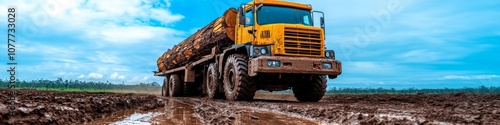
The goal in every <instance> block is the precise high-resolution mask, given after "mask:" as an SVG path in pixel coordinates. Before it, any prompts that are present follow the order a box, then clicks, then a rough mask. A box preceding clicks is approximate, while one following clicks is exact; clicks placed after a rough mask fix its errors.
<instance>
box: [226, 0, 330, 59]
mask: <svg viewBox="0 0 500 125" xmlns="http://www.w3.org/2000/svg"><path fill="white" fill-rule="evenodd" d="M260 4H264V5H274V6H286V7H292V8H299V9H305V10H312V7H311V6H309V5H307V4H300V3H294V2H286V1H280V0H255V1H253V2H249V3H248V4H246V5H245V10H247V11H248V10H251V9H252V8H255V7H256V6H258V5H260ZM238 16H239V15H238ZM256 16H257V15H255V14H254V17H256ZM277 16H278V15H277ZM257 18H258V17H256V18H254V20H253V22H257V21H255V20H256V19H257ZM236 22H239V18H238V17H237V19H236ZM254 29H255V30H256V32H254V34H255V36H254V35H252V34H250V33H248V31H249V30H254ZM285 29H287V30H286V31H285ZM264 30H269V31H270V38H261V32H262V31H264ZM235 32H236V33H235V34H236V39H235V44H244V43H248V42H251V43H252V44H253V45H271V52H272V54H273V55H283V56H307V57H324V56H325V55H324V51H325V43H324V32H323V29H321V28H318V27H314V26H306V25H300V24H267V25H262V26H261V25H259V24H257V23H254V26H243V25H239V24H237V25H236V30H235ZM285 32H288V33H292V34H293V33H295V34H301V35H295V36H294V35H290V34H288V35H285ZM318 35H319V36H318ZM313 36H318V37H319V38H311V37H313ZM285 38H287V41H285ZM311 41H314V42H311ZM285 44H288V45H289V46H288V47H285ZM290 45H293V46H294V47H291V46H290Z"/></svg>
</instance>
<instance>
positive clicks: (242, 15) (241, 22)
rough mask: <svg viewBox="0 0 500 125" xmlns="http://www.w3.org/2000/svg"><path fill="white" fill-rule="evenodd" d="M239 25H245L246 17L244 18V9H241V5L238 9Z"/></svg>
mask: <svg viewBox="0 0 500 125" xmlns="http://www.w3.org/2000/svg"><path fill="white" fill-rule="evenodd" d="M238 16H239V17H240V18H239V24H240V25H245V23H246V19H247V18H246V17H245V8H243V5H242V6H241V7H240V8H239V15H238Z"/></svg>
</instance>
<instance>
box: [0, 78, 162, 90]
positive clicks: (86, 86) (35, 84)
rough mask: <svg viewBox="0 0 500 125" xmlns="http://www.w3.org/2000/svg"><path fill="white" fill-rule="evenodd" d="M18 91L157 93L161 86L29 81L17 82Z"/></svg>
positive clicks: (4, 84)
mask: <svg viewBox="0 0 500 125" xmlns="http://www.w3.org/2000/svg"><path fill="white" fill-rule="evenodd" d="M7 85H8V81H5V80H0V88H7ZM16 88H18V89H37V90H55V91H87V92H159V91H161V85H160V84H158V83H156V82H152V83H139V84H135V85H125V84H113V83H110V82H86V81H79V80H63V79H61V78H58V79H57V80H43V79H42V80H31V81H19V80H18V81H17V82H16Z"/></svg>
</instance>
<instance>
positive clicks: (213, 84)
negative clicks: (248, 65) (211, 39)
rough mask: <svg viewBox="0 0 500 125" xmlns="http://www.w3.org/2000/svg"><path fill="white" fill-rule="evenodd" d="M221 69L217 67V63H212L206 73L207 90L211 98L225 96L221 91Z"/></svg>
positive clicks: (205, 87) (205, 86)
mask: <svg viewBox="0 0 500 125" xmlns="http://www.w3.org/2000/svg"><path fill="white" fill-rule="evenodd" d="M218 72H219V70H218V69H217V65H215V63H211V64H210V65H209V66H208V69H207V72H206V75H205V85H204V88H203V89H205V92H206V94H207V96H208V98H209V99H215V98H222V97H224V95H223V93H220V92H219V83H220V80H219V73H218Z"/></svg>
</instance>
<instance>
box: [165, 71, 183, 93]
mask: <svg viewBox="0 0 500 125" xmlns="http://www.w3.org/2000/svg"><path fill="white" fill-rule="evenodd" d="M168 87H169V90H168V91H169V95H170V97H179V96H182V94H183V93H182V90H183V83H182V81H181V78H180V77H179V75H177V74H172V75H170V78H169V80H168Z"/></svg>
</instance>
